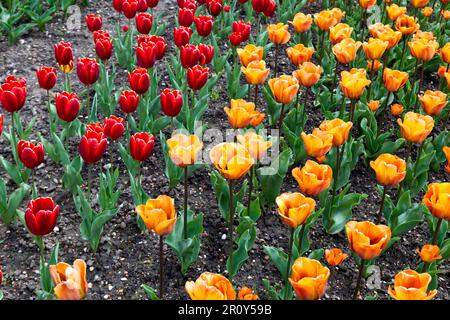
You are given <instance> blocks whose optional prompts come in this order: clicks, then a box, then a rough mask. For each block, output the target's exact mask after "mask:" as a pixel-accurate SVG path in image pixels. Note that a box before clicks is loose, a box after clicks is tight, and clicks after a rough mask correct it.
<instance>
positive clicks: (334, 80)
mask: <svg viewBox="0 0 450 320" xmlns="http://www.w3.org/2000/svg"><path fill="white" fill-rule="evenodd" d="M338 68H339V61H338V60H336V67H335V69H334V77H333V87H332V90H331V102H330V104H331V105H333V102H334V92H335V91H336V93H337V85H336V83H337V74H338Z"/></svg>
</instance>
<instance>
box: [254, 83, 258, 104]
mask: <svg viewBox="0 0 450 320" xmlns="http://www.w3.org/2000/svg"><path fill="white" fill-rule="evenodd" d="M254 101H255V107H256V108H257V107H258V85H256V86H255V98H254Z"/></svg>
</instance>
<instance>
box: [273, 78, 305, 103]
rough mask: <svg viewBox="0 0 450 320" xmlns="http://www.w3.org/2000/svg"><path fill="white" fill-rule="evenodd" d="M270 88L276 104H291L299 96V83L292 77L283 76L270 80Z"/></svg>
mask: <svg viewBox="0 0 450 320" xmlns="http://www.w3.org/2000/svg"><path fill="white" fill-rule="evenodd" d="M269 87H270V90H271V91H272V95H273V97H274V99H275V101H276V102H278V103H282V104H288V103H291V102H292V101H293V100H294V98H295V97H296V96H297V92H298V88H299V85H298V81H297V79H295V78H294V77H292V76H288V75H282V76H280V77H278V78H273V79H270V80H269Z"/></svg>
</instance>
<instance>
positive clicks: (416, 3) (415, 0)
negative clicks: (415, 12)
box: [411, 0, 428, 8]
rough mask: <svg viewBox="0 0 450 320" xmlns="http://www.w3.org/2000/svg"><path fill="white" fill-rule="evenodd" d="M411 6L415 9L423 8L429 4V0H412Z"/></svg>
mask: <svg viewBox="0 0 450 320" xmlns="http://www.w3.org/2000/svg"><path fill="white" fill-rule="evenodd" d="M411 4H412V6H413V7H414V8H423V7H425V6H426V5H427V4H428V0H411Z"/></svg>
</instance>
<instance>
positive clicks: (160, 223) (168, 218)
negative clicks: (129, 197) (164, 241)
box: [136, 195, 177, 236]
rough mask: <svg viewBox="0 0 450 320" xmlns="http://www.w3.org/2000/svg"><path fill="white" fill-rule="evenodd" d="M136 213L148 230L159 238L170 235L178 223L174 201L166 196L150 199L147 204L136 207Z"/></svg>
mask: <svg viewBox="0 0 450 320" xmlns="http://www.w3.org/2000/svg"><path fill="white" fill-rule="evenodd" d="M136 213H137V214H138V215H139V216H140V217H141V218H142V221H144V224H145V227H146V228H147V230H151V231H153V232H154V233H156V234H157V235H159V236H166V235H168V234H170V233H171V232H172V230H173V228H174V226H175V223H176V221H177V217H176V213H175V205H174V200H173V199H172V198H171V197H169V196H165V195H160V196H158V197H157V198H156V199H148V200H147V202H146V203H145V204H141V205H139V206H137V207H136Z"/></svg>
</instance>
